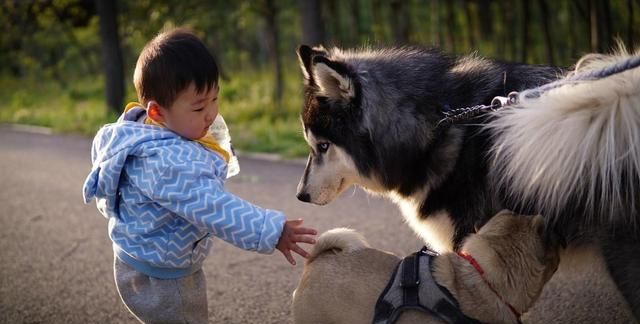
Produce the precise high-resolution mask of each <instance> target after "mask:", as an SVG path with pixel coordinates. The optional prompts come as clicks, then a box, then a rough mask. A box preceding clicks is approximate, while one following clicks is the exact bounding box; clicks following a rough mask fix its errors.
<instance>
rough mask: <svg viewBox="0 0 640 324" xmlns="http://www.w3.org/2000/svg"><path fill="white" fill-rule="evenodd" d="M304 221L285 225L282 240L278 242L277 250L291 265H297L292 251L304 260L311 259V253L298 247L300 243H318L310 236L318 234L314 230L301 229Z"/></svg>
mask: <svg viewBox="0 0 640 324" xmlns="http://www.w3.org/2000/svg"><path fill="white" fill-rule="evenodd" d="M300 225H302V219H295V220H288V221H286V222H285V223H284V227H283V228H282V234H281V235H280V239H279V240H278V245H276V249H278V250H279V251H280V252H282V254H283V255H284V257H285V258H286V259H287V261H289V263H291V265H296V261H295V260H294V259H293V255H291V251H293V252H295V253H298V254H299V255H301V256H302V257H304V258H308V257H309V253H307V251H305V250H303V249H302V248H301V247H300V246H298V243H299V242H302V243H309V244H315V243H316V241H315V240H314V239H313V237H311V236H310V235H316V234H317V232H316V230H314V229H311V228H306V227H301V226H300Z"/></svg>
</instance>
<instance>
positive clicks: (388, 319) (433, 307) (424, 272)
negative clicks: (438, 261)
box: [373, 247, 479, 324]
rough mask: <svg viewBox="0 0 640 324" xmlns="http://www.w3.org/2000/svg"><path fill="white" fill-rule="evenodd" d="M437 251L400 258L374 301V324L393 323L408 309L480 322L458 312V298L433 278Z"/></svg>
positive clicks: (457, 320) (450, 320)
mask: <svg viewBox="0 0 640 324" xmlns="http://www.w3.org/2000/svg"><path fill="white" fill-rule="evenodd" d="M437 255H438V254H437V253H436V252H433V251H430V250H428V249H427V248H426V247H424V248H422V249H421V250H420V251H418V252H416V253H413V254H411V255H409V256H407V257H406V258H404V259H402V260H401V261H400V262H399V263H398V265H397V266H396V268H395V269H394V271H393V274H392V275H391V278H390V280H389V283H388V284H387V286H386V287H385V289H384V290H383V291H382V293H381V294H380V296H379V297H378V301H377V302H376V307H375V314H374V318H373V323H374V324H392V323H395V321H396V320H397V319H398V318H399V317H400V315H401V314H402V312H404V311H405V310H408V309H413V310H419V311H422V312H424V313H427V314H429V315H430V316H434V317H436V318H439V319H440V320H442V321H444V322H445V323H455V324H458V323H460V324H462V323H479V322H478V321H477V320H474V319H472V318H469V317H467V316H466V315H464V314H463V313H462V311H460V309H459V307H458V304H457V301H456V300H455V298H453V296H452V295H451V294H450V293H449V291H447V290H446V289H445V288H444V287H442V286H440V285H439V284H438V283H437V282H436V281H435V280H434V279H433V277H432V274H431V272H432V269H431V268H432V264H433V263H432V259H433V258H434V257H435V256H437Z"/></svg>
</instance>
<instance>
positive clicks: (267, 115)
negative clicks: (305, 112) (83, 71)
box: [0, 69, 307, 158]
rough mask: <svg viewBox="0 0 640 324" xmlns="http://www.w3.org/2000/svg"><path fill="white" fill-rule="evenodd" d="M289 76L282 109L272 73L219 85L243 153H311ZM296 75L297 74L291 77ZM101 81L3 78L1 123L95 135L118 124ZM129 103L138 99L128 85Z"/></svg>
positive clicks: (243, 75)
mask: <svg viewBox="0 0 640 324" xmlns="http://www.w3.org/2000/svg"><path fill="white" fill-rule="evenodd" d="M288 71H290V72H288V73H285V81H286V82H285V91H284V96H283V100H282V104H281V105H279V106H277V105H276V104H274V102H273V100H272V97H273V96H272V93H273V81H272V76H271V73H270V71H252V72H239V73H234V74H230V76H231V77H230V78H229V80H221V81H220V86H221V92H220V112H221V114H222V115H223V116H224V118H225V120H226V121H227V124H228V125H229V128H230V131H231V137H232V139H233V143H234V146H235V147H236V148H237V149H239V150H241V151H248V152H265V153H276V154H279V155H281V156H283V157H285V158H293V157H301V156H304V155H305V154H306V153H307V147H306V144H305V143H304V140H303V137H302V132H301V126H300V122H299V119H298V114H299V111H300V107H301V105H302V103H301V102H302V94H301V88H300V87H301V77H300V76H299V71H298V70H297V69H289V70H288ZM293 72H295V73H293ZM103 84H104V83H103V81H102V79H101V78H93V79H89V78H87V79H82V80H75V81H70V82H68V85H67V86H65V87H63V86H61V85H60V84H59V83H56V82H53V81H46V80H45V81H43V80H33V79H21V80H17V79H12V78H6V77H5V78H0V97H1V98H3V100H2V101H1V102H0V123H18V124H28V125H36V126H44V127H50V128H51V129H53V131H54V132H56V133H73V134H81V135H86V136H88V137H90V136H93V135H94V134H95V132H96V131H97V130H98V129H99V128H100V126H102V125H104V124H106V123H110V122H113V121H115V120H116V119H117V117H118V116H117V115H118V114H115V113H109V112H107V109H106V104H105V101H104V97H103ZM129 87H130V88H131V89H128V92H127V94H126V99H125V101H127V100H128V101H133V100H135V97H136V96H135V92H134V91H133V87H132V86H130V85H129Z"/></svg>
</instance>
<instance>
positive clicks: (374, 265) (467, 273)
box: [293, 211, 558, 324]
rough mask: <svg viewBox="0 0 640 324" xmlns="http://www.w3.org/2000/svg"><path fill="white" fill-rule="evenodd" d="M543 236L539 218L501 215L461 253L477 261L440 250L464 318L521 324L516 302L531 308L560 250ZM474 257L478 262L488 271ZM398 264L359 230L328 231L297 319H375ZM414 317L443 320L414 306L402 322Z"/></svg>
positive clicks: (436, 272)
mask: <svg viewBox="0 0 640 324" xmlns="http://www.w3.org/2000/svg"><path fill="white" fill-rule="evenodd" d="M541 233H542V217H541V216H535V217H528V216H517V215H513V214H511V213H509V212H505V211H503V212H500V213H498V214H497V215H496V216H495V217H493V218H492V219H491V220H490V221H489V222H488V223H487V224H486V225H484V226H483V227H482V228H481V229H480V231H479V232H478V233H476V234H471V235H470V236H469V237H468V238H467V239H466V241H465V243H464V245H463V247H462V250H461V251H462V252H463V253H466V254H467V255H469V256H471V258H469V257H467V258H463V257H462V256H460V255H458V254H456V253H445V254H442V255H440V256H438V257H436V258H435V259H434V260H433V262H434V263H433V277H434V279H435V281H436V282H438V284H440V285H441V286H443V287H445V288H446V289H447V290H448V291H449V292H450V293H451V294H452V295H453V297H454V298H455V299H456V300H457V301H458V304H459V306H460V310H461V311H462V312H463V313H464V314H465V315H467V316H469V317H471V318H474V319H477V320H479V321H481V322H485V323H517V321H518V318H517V316H516V315H514V312H513V311H512V310H511V309H510V307H513V309H515V311H517V312H519V313H524V312H526V311H527V310H528V309H529V308H530V307H531V306H532V305H533V304H534V302H535V301H536V300H537V298H538V296H539V295H540V292H541V291H542V288H543V286H544V284H545V283H546V282H547V281H548V280H549V279H550V278H551V276H552V274H553V273H554V272H555V271H556V269H557V267H558V253H557V251H556V250H555V249H550V248H547V247H546V246H545V245H544V244H543V240H542V237H541ZM470 260H475V261H476V262H477V263H478V264H479V267H481V269H482V270H483V271H484V274H483V275H481V274H480V273H479V272H478V270H477V269H476V268H475V267H474V266H473V265H472V262H473V261H470ZM399 261H400V259H399V258H398V257H397V256H395V255H393V254H390V253H387V252H383V251H380V250H376V249H373V248H370V247H369V245H368V243H367V242H366V240H365V239H364V237H362V235H360V234H358V233H357V232H355V231H353V230H349V229H344V228H339V229H334V230H331V231H328V232H326V233H324V234H322V235H321V236H320V237H319V238H318V242H317V244H316V245H315V247H314V249H313V251H312V252H311V257H310V258H309V259H308V261H307V263H306V264H305V268H304V272H303V274H302V278H301V280H300V283H299V284H298V287H297V289H296V290H295V291H294V293H293V317H294V322H295V323H297V324H301V323H313V324H321V323H349V324H357V323H371V321H372V319H373V314H374V306H375V304H376V301H377V299H378V296H379V295H380V293H381V292H382V290H383V289H384V288H385V286H386V285H387V282H388V280H389V278H390V276H391V274H392V273H393V271H394V268H395V267H396V265H397V264H398V262H399ZM478 269H479V268H478ZM509 305H510V306H509ZM415 322H420V323H440V321H439V320H438V319H436V318H433V317H431V316H430V315H427V314H425V313H422V312H419V311H413V310H410V311H405V312H404V313H403V314H402V315H401V316H400V317H399V319H398V321H397V323H415Z"/></svg>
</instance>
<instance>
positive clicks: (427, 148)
mask: <svg viewBox="0 0 640 324" xmlns="http://www.w3.org/2000/svg"><path fill="white" fill-rule="evenodd" d="M298 55H299V58H300V61H301V65H302V67H303V72H304V74H305V93H304V98H305V105H304V108H303V111H302V114H301V116H302V122H303V126H304V128H305V131H306V132H311V133H313V134H314V135H315V136H320V137H322V138H325V139H327V140H328V141H330V142H331V143H332V145H336V146H339V147H340V148H342V149H344V150H345V151H346V152H347V153H348V154H349V156H351V157H352V159H353V162H354V163H355V165H356V167H357V169H358V172H359V174H360V175H362V176H364V177H367V178H371V179H374V178H375V179H377V181H378V182H379V183H380V184H381V186H382V187H383V188H384V190H385V191H391V192H395V193H396V194H397V195H399V196H402V197H411V196H412V195H414V194H416V193H417V192H419V191H420V190H421V189H422V188H424V187H425V185H428V186H429V192H428V194H427V195H426V197H425V199H424V200H423V201H422V202H421V203H420V204H419V206H417V208H418V210H417V212H416V214H417V217H420V218H428V217H430V215H433V214H434V213H436V212H438V211H441V210H446V211H447V212H448V215H449V217H450V218H451V220H452V222H453V225H454V228H455V232H454V237H453V243H454V245H453V246H454V248H455V249H457V248H458V247H460V244H461V242H462V239H463V238H464V237H465V236H466V235H467V234H468V233H470V232H472V231H473V230H474V227H475V226H478V225H482V224H483V223H485V222H486V221H487V220H488V219H489V218H490V217H491V216H492V215H494V214H495V213H497V212H498V211H500V210H502V209H511V210H513V211H515V212H517V213H521V214H538V213H539V214H542V215H545V211H544V210H534V209H532V206H534V205H535V204H533V203H530V202H522V201H519V200H516V199H512V198H510V197H508V196H507V195H506V194H505V190H504V188H498V187H496V186H495V184H494V183H495V182H494V181H493V180H492V178H491V176H492V174H491V170H490V157H489V153H488V151H489V148H490V146H491V140H492V139H491V135H490V134H489V133H488V132H486V131H483V124H484V123H485V122H486V121H487V120H486V118H485V117H479V118H476V119H474V120H471V121H467V122H466V124H465V125H451V126H447V127H444V128H436V124H437V122H438V121H439V120H440V119H441V118H442V117H443V113H442V112H443V111H446V110H449V109H452V108H460V107H469V106H473V105H478V104H488V103H490V102H491V100H492V99H493V98H494V97H495V96H506V95H508V93H509V92H511V91H521V90H524V89H531V88H534V87H537V86H540V85H542V84H545V83H549V82H551V81H554V80H556V79H558V78H559V77H560V76H561V75H562V74H563V73H564V72H565V71H564V70H563V69H560V68H555V67H549V66H539V65H537V66H534V65H523V64H512V63H505V62H498V61H489V60H482V59H478V58H475V57H466V58H460V57H454V56H449V55H445V54H443V53H441V52H439V51H436V50H426V49H420V48H403V49H388V50H384V51H367V50H360V51H353V52H346V53H345V52H342V51H340V50H333V51H331V52H330V51H326V50H324V49H311V48H309V47H307V46H301V47H300V48H299V50H298ZM317 64H325V65H327V66H328V67H329V68H331V69H332V70H333V71H335V72H337V73H338V74H339V75H340V76H341V77H343V78H345V79H348V80H350V81H351V82H352V84H351V86H353V88H354V91H353V92H352V95H351V96H350V97H340V96H327V95H326V94H325V93H322V94H319V84H318V83H319V82H318V80H317V79H316V78H317V76H316V75H314V73H316V72H315V71H314V66H315V65H317ZM374 116H377V117H374ZM375 118H380V119H383V120H384V124H383V122H380V121H378V120H376V119H375ZM549 145H553V144H552V143H549ZM454 148H455V149H454ZM549 158H553V157H549ZM323 159H324V157H323V155H322V154H320V153H318V152H313V153H312V154H311V156H310V159H309V164H308V166H307V170H306V171H305V175H304V176H303V179H302V180H301V186H300V187H299V194H298V197H299V198H301V197H304V198H301V200H305V201H309V200H310V198H309V196H308V194H307V193H306V192H305V186H304V183H306V180H307V177H308V176H309V168H310V167H312V166H314V165H320V164H322V163H323ZM631 181H634V180H631ZM579 198H580V197H576V199H575V204H573V205H567V208H565V210H563V211H560V212H559V215H553V216H554V217H553V219H554V220H556V221H554V222H553V223H551V222H549V224H547V225H548V226H547V229H546V234H547V238H549V239H555V238H560V239H561V240H562V241H564V243H568V244H575V243H577V242H580V241H581V240H582V239H584V238H585V237H586V238H587V239H589V240H593V239H594V237H595V238H596V240H600V241H601V243H602V244H601V246H602V248H603V250H604V252H605V258H606V260H607V263H608V266H609V269H610V272H611V274H612V276H613V278H614V281H616V283H617V284H618V287H619V288H621V290H622V292H623V294H624V295H625V297H626V298H627V301H629V303H630V305H631V306H632V309H633V310H634V312H635V315H636V316H638V315H639V313H638V311H639V309H640V300H639V298H640V297H639V295H640V294H639V293H638V291H640V261H639V260H640V257H639V256H638V255H637V253H640V245H639V244H638V242H639V239H638V231H636V230H633V229H627V230H624V231H622V230H620V229H619V228H613V227H610V226H609V225H611V224H602V223H593V222H587V221H586V219H588V217H587V215H589V214H590V213H592V212H593V211H592V210H590V209H589V208H588V207H587V204H586V203H585V202H583V201H581V200H580V199H579ZM631 199H633V198H631ZM311 202H313V201H311ZM596 203H597V202H596ZM618 212H630V211H618ZM545 216H548V215H545ZM612 219H616V218H615V217H612ZM613 225H616V224H613Z"/></svg>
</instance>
